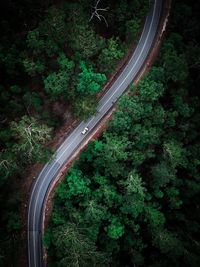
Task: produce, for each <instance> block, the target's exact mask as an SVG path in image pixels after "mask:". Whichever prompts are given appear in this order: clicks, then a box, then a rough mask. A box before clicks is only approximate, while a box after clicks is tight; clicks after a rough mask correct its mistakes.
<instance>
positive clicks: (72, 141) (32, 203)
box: [28, 0, 164, 267]
mask: <svg viewBox="0 0 200 267" xmlns="http://www.w3.org/2000/svg"><path fill="white" fill-rule="evenodd" d="M163 3H164V0H154V1H150V11H149V14H148V16H147V18H146V21H145V25H144V28H143V32H142V35H141V37H140V40H139V42H138V45H137V47H136V49H135V51H134V53H133V55H132V56H131V58H130V60H129V62H128V63H127V64H126V66H125V68H124V70H123V71H122V73H121V74H120V75H119V76H118V78H117V79H116V80H115V82H114V83H113V85H112V86H111V87H110V89H109V90H108V91H107V93H106V94H105V95H104V96H103V97H102V98H101V99H100V101H99V103H98V107H97V114H96V115H95V116H93V117H91V118H90V119H88V120H87V121H86V122H84V121H83V122H81V123H80V124H79V125H78V126H77V127H76V128H75V129H74V130H73V132H72V133H71V134H70V135H69V136H68V137H67V138H66V139H65V141H64V142H63V143H62V145H61V146H60V147H59V148H58V150H57V151H56V153H55V156H54V157H53V159H52V160H51V161H50V162H48V163H47V164H46V165H45V166H44V168H43V170H42V171H41V173H40V174H39V176H38V177H37V179H36V181H35V184H34V186H33V188H32V192H31V196H30V200H29V207H28V261H29V267H42V266H44V265H45V261H44V259H43V247H42V236H43V216H44V214H43V213H44V202H45V199H46V196H47V194H48V191H49V189H50V185H51V183H52V182H53V181H54V180H55V178H56V176H57V174H58V172H59V171H60V169H61V168H62V166H63V165H64V164H65V163H66V162H67V161H68V160H69V158H70V157H71V156H72V154H73V153H74V152H75V151H76V149H78V147H80V145H81V144H82V142H83V141H85V139H86V138H88V136H89V135H90V133H91V132H92V131H93V129H94V128H95V127H96V126H97V124H98V123H99V122H100V120H101V119H102V118H103V117H104V116H105V115H106V114H107V112H108V111H109V110H110V108H111V107H112V106H113V104H114V103H115V102H116V101H117V100H118V98H119V97H120V96H121V95H122V94H123V93H124V91H125V90H126V89H127V87H128V86H129V84H130V83H131V82H132V81H133V80H134V79H135V78H136V76H137V74H138V73H139V71H140V69H141V68H142V66H143V64H144V63H145V60H146V58H147V57H148V55H149V52H150V51H151V49H152V46H153V44H154V41H155V37H156V34H157V32H158V28H159V23H160V20H161V14H162V8H163ZM85 127H87V128H88V129H89V130H88V131H87V132H86V133H85V134H84V135H83V134H81V132H82V131H83V129H84V128H85Z"/></svg>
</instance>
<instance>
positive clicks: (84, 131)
mask: <svg viewBox="0 0 200 267" xmlns="http://www.w3.org/2000/svg"><path fill="white" fill-rule="evenodd" d="M88 131H89V128H88V127H85V128H84V130H83V131H82V132H81V133H82V134H86V133H87V132H88Z"/></svg>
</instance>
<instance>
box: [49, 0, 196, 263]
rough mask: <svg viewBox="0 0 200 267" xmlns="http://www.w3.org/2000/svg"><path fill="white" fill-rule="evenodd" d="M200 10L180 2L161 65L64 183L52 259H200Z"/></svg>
mask: <svg viewBox="0 0 200 267" xmlns="http://www.w3.org/2000/svg"><path fill="white" fill-rule="evenodd" d="M199 12H200V5H199V3H197V2H196V1H194V3H191V1H183V0H182V1H178V0H177V1H176V2H175V3H174V6H173V14H172V18H171V24H170V26H169V33H168V36H167V39H166V41H165V42H164V44H163V47H162V48H161V52H160V56H159V58H158V60H157V63H156V65H155V66H154V67H153V68H152V70H151V71H150V73H149V74H148V75H147V76H146V77H145V78H144V79H143V80H142V81H140V83H139V84H138V86H137V88H133V87H131V88H130V90H129V92H128V93H126V94H125V95H124V96H123V97H122V98H121V99H120V101H119V103H118V109H117V112H116V113H115V114H114V115H113V119H112V121H111V122H110V123H109V128H108V130H107V131H106V132H105V133H104V134H103V135H102V137H101V138H100V139H98V140H96V141H93V142H91V143H90V144H89V145H88V148H87V149H86V150H85V151H84V152H82V153H81V155H80V159H79V160H78V161H76V162H75V163H74V164H73V166H72V168H71V169H70V170H69V171H68V173H67V174H66V176H65V178H64V180H63V182H62V183H61V184H60V185H59V186H58V188H57V189H56V194H55V199H54V208H53V213H52V216H51V222H50V225H49V228H48V230H47V231H46V234H45V240H44V243H45V245H46V247H47V248H48V254H49V265H50V266H53V267H56V266H58V267H62V266H63V267H64V266H70V267H76V266H87V267H89V266H101V267H103V266H116V267H117V266H119V267H121V266H127V267H128V266H130V267H131V266H145V267H167V266H172V267H180V266H183V267H197V266H199V264H200V255H199V251H200V238H199V233H200V210H199V208H200V207H199V201H200V184H199V182H200V181H199V179H200V175H199V167H200V157H199V155H200V142H199V140H200V136H199V129H200V101H199V82H200V76H199V73H200V64H199V62H200V47H199V37H200V36H199V34H200V23H199V18H198V16H199ZM183 18H184V19H183Z"/></svg>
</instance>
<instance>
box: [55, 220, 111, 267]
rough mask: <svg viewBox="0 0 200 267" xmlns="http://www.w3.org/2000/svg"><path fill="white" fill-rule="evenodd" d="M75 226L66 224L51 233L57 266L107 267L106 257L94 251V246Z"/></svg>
mask: <svg viewBox="0 0 200 267" xmlns="http://www.w3.org/2000/svg"><path fill="white" fill-rule="evenodd" d="M82 231H83V230H82V229H81V228H79V227H78V226H77V225H75V224H72V223H68V224H67V225H65V226H59V227H57V228H56V229H55V230H54V232H53V243H54V244H55V246H56V252H57V257H58V259H59V260H58V266H60V267H62V266H63V267H64V266H69V267H79V266H83V267H84V266H85V267H88V266H91V267H95V266H108V262H109V260H108V255H106V254H105V253H102V252H99V251H97V250H96V246H95V244H94V243H93V242H91V241H90V240H89V239H88V238H87V236H86V235H85V234H84V233H82Z"/></svg>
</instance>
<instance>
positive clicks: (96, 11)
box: [89, 0, 109, 27]
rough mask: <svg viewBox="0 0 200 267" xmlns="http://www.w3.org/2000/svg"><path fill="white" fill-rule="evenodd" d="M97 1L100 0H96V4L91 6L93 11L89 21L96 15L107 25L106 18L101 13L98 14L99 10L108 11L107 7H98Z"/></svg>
mask: <svg viewBox="0 0 200 267" xmlns="http://www.w3.org/2000/svg"><path fill="white" fill-rule="evenodd" d="M99 2H100V0H97V2H96V5H95V6H92V9H93V12H92V15H91V17H90V20H89V21H91V20H92V19H93V18H94V17H97V18H98V19H99V20H100V21H101V18H102V19H103V20H104V22H105V24H106V26H107V27H108V23H107V20H106V18H105V17H104V16H103V15H101V14H99V13H98V12H99V11H108V9H109V7H105V8H98V4H99Z"/></svg>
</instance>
